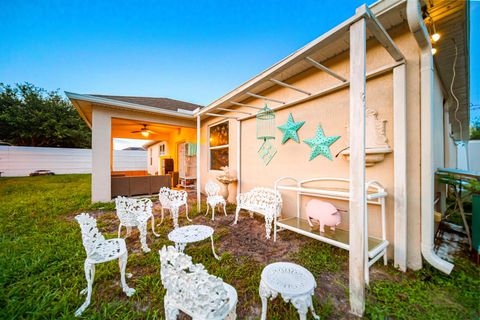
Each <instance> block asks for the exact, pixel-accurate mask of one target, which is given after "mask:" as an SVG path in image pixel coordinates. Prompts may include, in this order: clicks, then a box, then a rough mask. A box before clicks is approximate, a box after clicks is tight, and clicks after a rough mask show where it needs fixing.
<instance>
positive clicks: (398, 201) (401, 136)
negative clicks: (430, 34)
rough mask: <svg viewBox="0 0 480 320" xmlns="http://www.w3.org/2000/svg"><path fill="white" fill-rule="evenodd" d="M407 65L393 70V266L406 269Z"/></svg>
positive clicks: (402, 269)
mask: <svg viewBox="0 0 480 320" xmlns="http://www.w3.org/2000/svg"><path fill="white" fill-rule="evenodd" d="M406 81H407V80H406V65H405V64H402V65H399V66H398V67H396V68H394V69H393V114H394V116H393V128H394V132H393V139H394V142H395V152H394V154H393V157H394V179H395V182H394V221H395V223H394V241H393V242H394V265H395V267H397V268H398V269H400V270H401V271H403V272H405V271H407V88H406Z"/></svg>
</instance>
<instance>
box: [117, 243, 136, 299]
mask: <svg viewBox="0 0 480 320" xmlns="http://www.w3.org/2000/svg"><path fill="white" fill-rule="evenodd" d="M127 261H128V253H127V252H125V253H124V254H122V255H121V256H120V258H118V266H119V267H120V281H121V284H122V290H123V292H125V294H126V295H127V296H128V297H131V296H132V295H133V294H134V293H135V289H133V288H130V287H129V286H128V285H127V281H125V270H126V268H127Z"/></svg>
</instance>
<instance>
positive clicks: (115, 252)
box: [75, 213, 135, 317]
mask: <svg viewBox="0 0 480 320" xmlns="http://www.w3.org/2000/svg"><path fill="white" fill-rule="evenodd" d="M75 219H76V220H77V221H78V223H79V224H80V228H81V230H82V240H83V246H84V247H85V251H86V253H87V258H86V259H85V263H84V268H85V277H86V278H87V288H85V289H84V290H82V291H81V292H80V293H81V294H87V298H86V299H85V302H84V303H83V304H82V306H81V307H80V308H78V309H77V311H76V312H75V316H76V317H78V316H80V315H81V314H82V312H83V311H84V310H85V309H86V308H87V307H88V305H89V304H90V300H91V297H92V286H93V279H94V277H95V265H96V264H98V263H102V262H107V261H111V260H115V259H118V263H119V266H120V280H121V284H122V289H123V292H125V294H126V295H127V296H129V297H130V296H132V295H133V294H134V293H135V289H133V288H130V287H128V286H127V283H126V281H125V269H126V267H127V259H128V252H127V247H126V245H125V240H124V239H121V238H117V239H109V240H105V237H104V236H103V235H102V234H101V233H100V232H99V231H98V229H97V221H96V220H95V218H93V217H91V216H90V215H89V214H88V213H81V214H79V215H77V216H76V217H75Z"/></svg>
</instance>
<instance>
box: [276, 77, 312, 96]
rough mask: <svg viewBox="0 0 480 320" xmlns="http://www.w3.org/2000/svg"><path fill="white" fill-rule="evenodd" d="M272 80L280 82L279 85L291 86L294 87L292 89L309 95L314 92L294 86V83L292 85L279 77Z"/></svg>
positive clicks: (290, 87)
mask: <svg viewBox="0 0 480 320" xmlns="http://www.w3.org/2000/svg"><path fill="white" fill-rule="evenodd" d="M270 81H271V82H273V83H275V84H278V85H279V86H282V87H285V88H289V89H292V90H295V91H298V92H301V93H304V94H306V95H309V96H310V95H311V94H312V93H311V92H308V91H306V90H303V89H300V88H299V87H296V86H294V85H291V84H288V83H285V82H282V81H280V80H277V79H270Z"/></svg>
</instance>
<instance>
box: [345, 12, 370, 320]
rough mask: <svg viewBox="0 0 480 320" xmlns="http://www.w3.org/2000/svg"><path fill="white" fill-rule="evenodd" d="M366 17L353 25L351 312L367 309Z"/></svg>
mask: <svg viewBox="0 0 480 320" xmlns="http://www.w3.org/2000/svg"><path fill="white" fill-rule="evenodd" d="M366 53H367V30H366V22H365V19H360V20H358V21H357V22H355V23H354V24H353V25H352V26H351V27H350V164H349V166H350V203H349V213H350V214H349V216H350V221H349V228H348V229H349V233H350V237H349V243H350V249H349V251H348V255H349V268H348V269H349V289H350V290H349V292H350V312H352V313H353V314H355V315H357V316H362V315H363V312H364V311H365V268H368V260H367V258H368V255H367V251H366V250H367V248H366V246H367V243H368V242H367V237H368V236H367V234H366V233H367V228H366V223H365V214H366V205H367V204H366V203H367V201H366V192H365V122H366V121H365V115H366V96H365V95H366V55H367V54H366Z"/></svg>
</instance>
